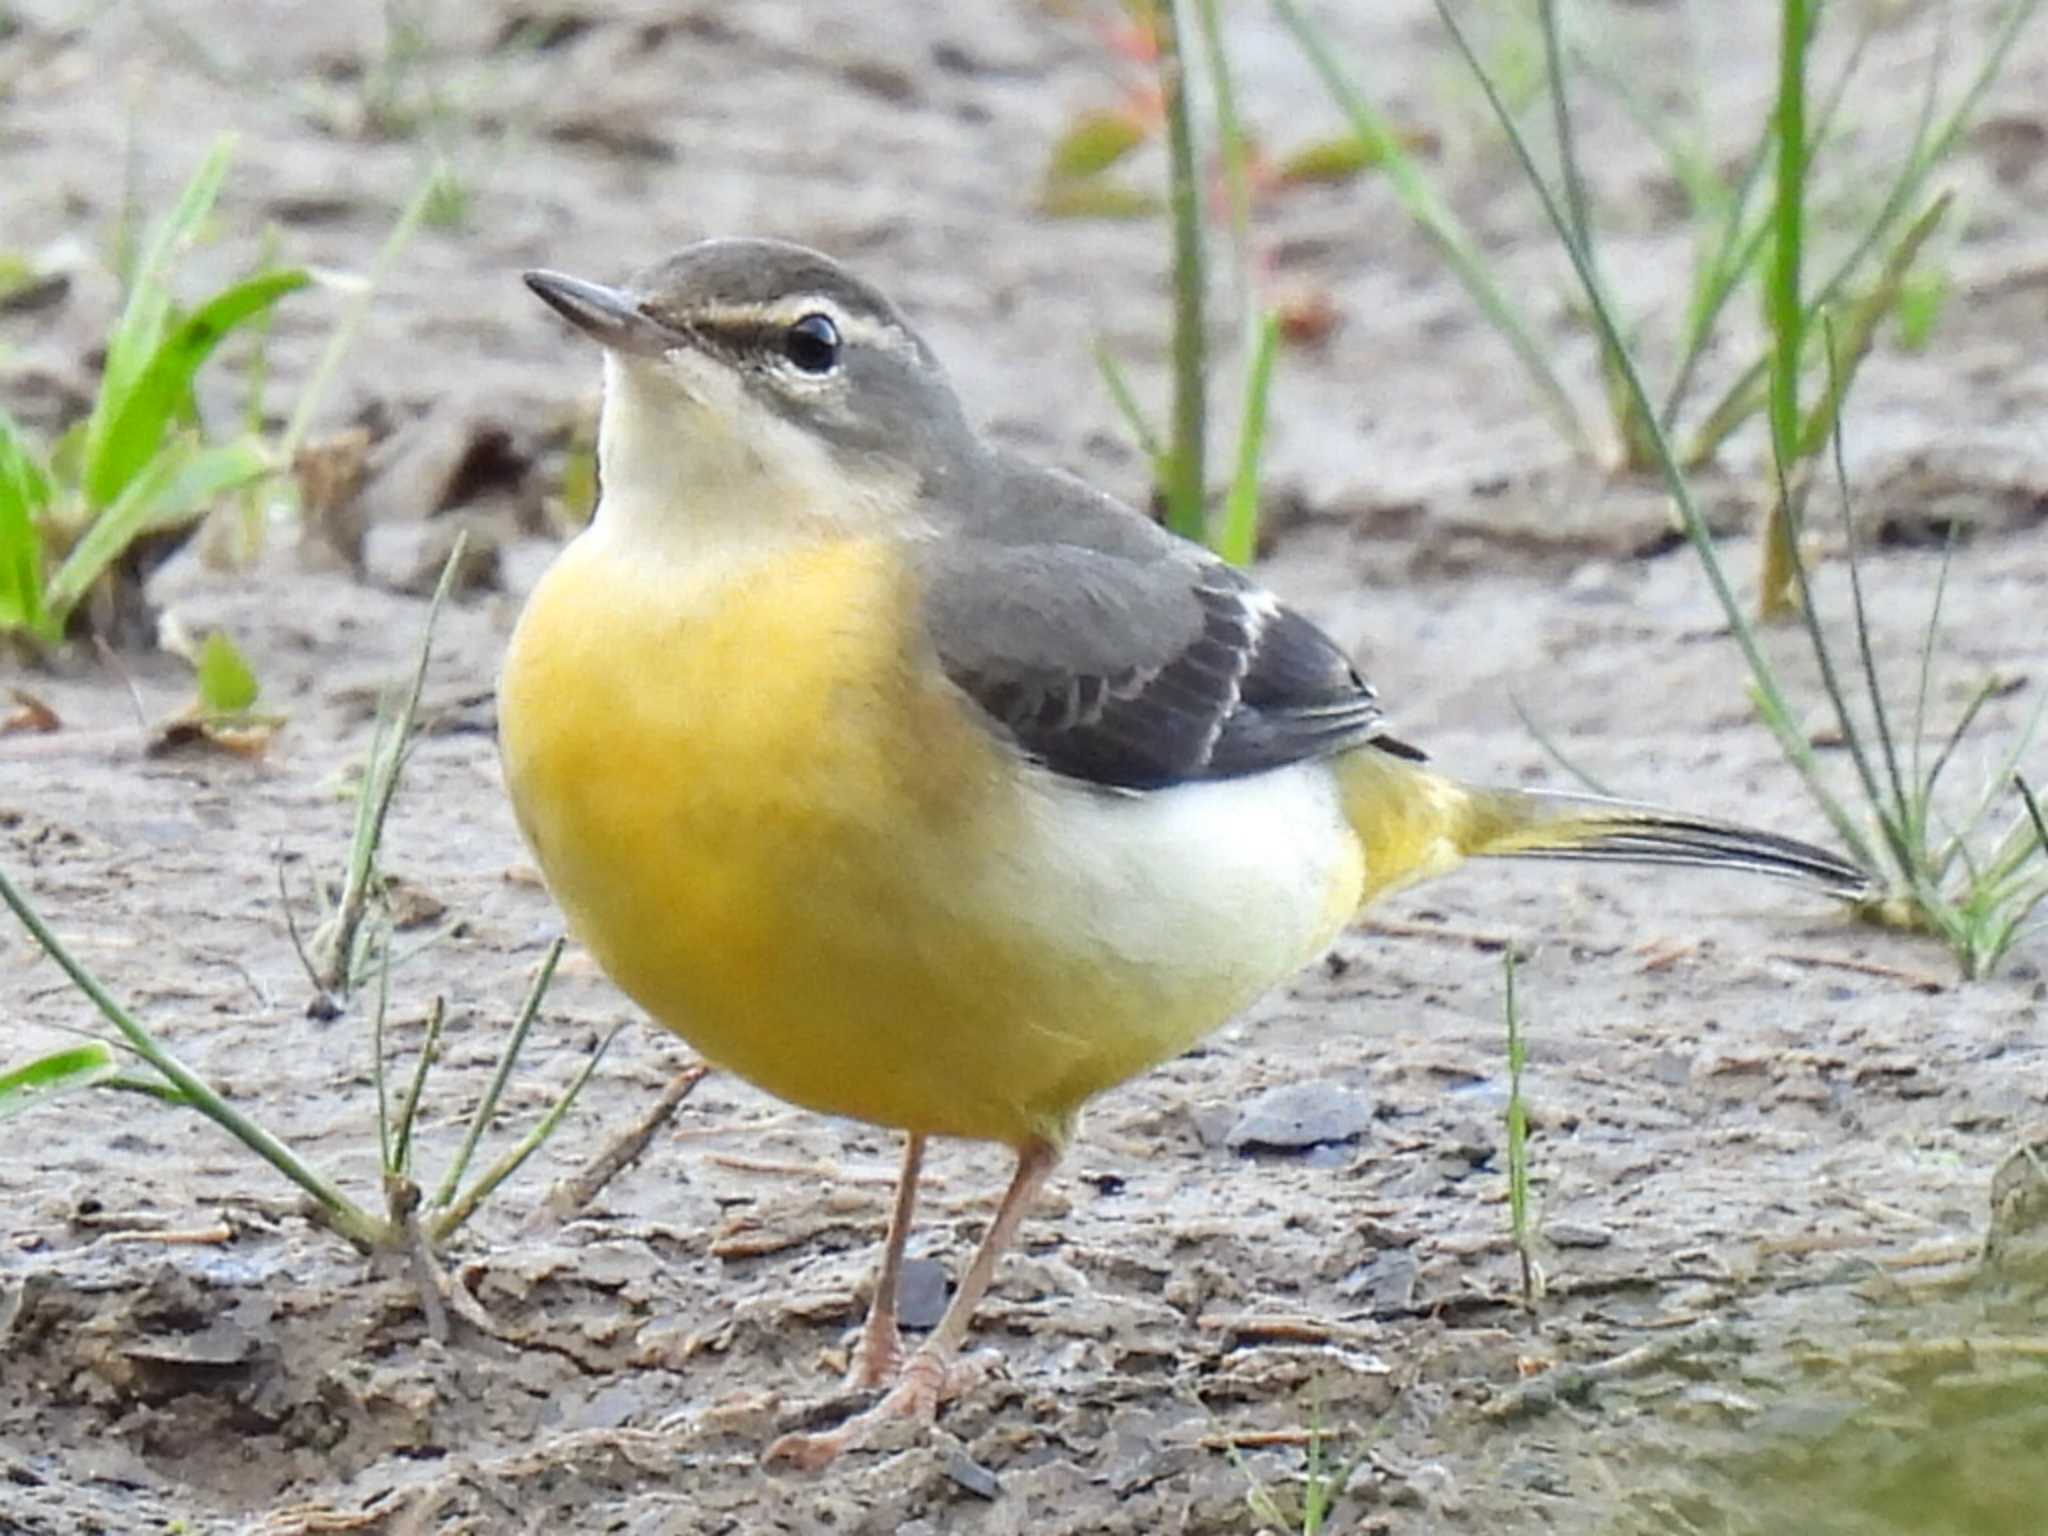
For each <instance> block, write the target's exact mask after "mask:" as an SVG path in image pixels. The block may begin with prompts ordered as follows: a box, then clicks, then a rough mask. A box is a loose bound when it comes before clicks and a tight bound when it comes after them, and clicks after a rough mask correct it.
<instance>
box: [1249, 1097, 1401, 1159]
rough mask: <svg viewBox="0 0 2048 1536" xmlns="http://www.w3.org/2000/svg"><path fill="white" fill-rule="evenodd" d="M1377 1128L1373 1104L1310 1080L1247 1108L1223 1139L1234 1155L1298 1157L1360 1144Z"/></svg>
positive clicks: (1253, 1102) (1257, 1099) (1258, 1098)
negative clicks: (1319, 1148)
mask: <svg viewBox="0 0 2048 1536" xmlns="http://www.w3.org/2000/svg"><path fill="white" fill-rule="evenodd" d="M1371 1123H1372V1104H1371V1102H1370V1101H1369V1100H1368V1099H1367V1098H1366V1097H1365V1095H1363V1094H1361V1093H1354V1092H1352V1091H1351V1090H1350V1089H1347V1088H1339V1087H1338V1086H1337V1085H1336V1084H1335V1083H1330V1082H1322V1081H1310V1082H1305V1083H1286V1084H1283V1085H1281V1086H1280V1087H1278V1088H1269V1089H1267V1090H1266V1091H1265V1092H1264V1093H1261V1094H1259V1095H1257V1096H1256V1097H1255V1098H1253V1100H1252V1101H1251V1102H1250V1103H1249V1104H1247V1105H1246V1106H1245V1107H1244V1111H1243V1113H1242V1114H1240V1115H1239V1116H1238V1117H1237V1123H1236V1124H1235V1125H1233V1126H1232V1127H1231V1128H1230V1133H1229V1134H1228V1135H1227V1136H1225V1137H1224V1145H1226V1146H1227V1147H1229V1148H1230V1150H1231V1151H1233V1152H1299V1151H1302V1150H1303V1149H1305V1148H1308V1147H1317V1146H1324V1145H1327V1144H1330V1143H1334V1142H1346V1141H1356V1140H1357V1139H1358V1138H1359V1137H1360V1136H1361V1135H1363V1134H1364V1132H1365V1128H1366V1127H1367V1126H1368V1125H1370V1124H1371Z"/></svg>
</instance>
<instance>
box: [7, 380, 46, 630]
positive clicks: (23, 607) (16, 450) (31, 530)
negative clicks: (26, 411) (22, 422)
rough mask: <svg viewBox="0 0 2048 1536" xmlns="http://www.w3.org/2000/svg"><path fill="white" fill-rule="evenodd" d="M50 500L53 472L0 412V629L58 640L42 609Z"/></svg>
mask: <svg viewBox="0 0 2048 1536" xmlns="http://www.w3.org/2000/svg"><path fill="white" fill-rule="evenodd" d="M49 501H50V480H49V476H48V475H46V474H45V473H44V472H43V468H42V466H41V465H40V464H38V463H37V462H36V460H35V455H34V453H33V452H31V450H30V449H29V446H28V440H27V439H26V438H25V437H23V436H22V433H21V429H20V428H19V427H18V426H16V425H15V423H14V418H13V417H11V416H9V415H8V414H7V413H6V412H5V411H4V410H0V633H6V632H8V631H17V632H21V633H25V634H30V635H34V636H35V637H37V638H38V639H41V640H53V639H55V638H56V636H55V635H54V634H52V633H51V632H50V625H49V620H48V616H47V614H46V612H45V608H44V602H43V535H42V530H41V529H40V528H39V527H38V526H37V519H38V516H39V514H40V513H41V512H42V511H43V509H44V508H45V507H46V506H48V505H49Z"/></svg>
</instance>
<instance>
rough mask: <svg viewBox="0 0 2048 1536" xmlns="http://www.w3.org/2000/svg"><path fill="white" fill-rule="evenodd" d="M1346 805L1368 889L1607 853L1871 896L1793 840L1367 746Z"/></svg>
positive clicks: (1850, 875)
mask: <svg viewBox="0 0 2048 1536" xmlns="http://www.w3.org/2000/svg"><path fill="white" fill-rule="evenodd" d="M1338 772H1339V779H1340V782H1341V784H1342V786H1343V795H1344V812H1345V817H1346V819H1347V820H1348V821H1349V822H1350V823H1351V827H1352V830H1353V831H1355V832H1356V833H1357V834H1358V836H1359V839H1360V841H1361V842H1362V843H1363V844H1364V845H1365V859H1366V885H1365V898H1366V899H1367V900H1370V899H1372V898H1373V897H1374V896H1377V895H1379V894H1381V893H1382V892H1384V891H1388V890H1393V889H1396V888H1398V887H1400V886H1404V885H1410V884H1413V883H1414V882H1416V881H1418V880H1427V879H1429V878H1431V877H1432V876H1435V875H1440V874H1442V873H1444V872H1445V871H1447V870H1449V869H1452V868H1454V867H1455V866H1457V865H1458V864H1461V863H1463V862H1464V861H1465V860H1466V859H1471V858H1502V857H1506V858H1547V859H1606V860H1613V861H1615V862H1618V863H1630V864H1693V865H1705V866H1709V867H1712V868H1717V869H1747V870H1751V871H1754V872H1755V873H1757V874H1761V875H1775V876H1777V877H1779V878H1781V879H1788V880H1798V881H1801V882H1803V883H1805V884H1807V885H1811V886H1814V887H1816V888H1818V889H1820V890H1822V891H1825V892H1827V893H1828V894H1829V895H1832V896H1838V897H1841V898H1843V899H1844V900H1852V901H1853V900H1856V899H1858V898H1861V897H1864V896H1867V895H1868V894H1869V893H1870V890H1871V881H1870V876H1869V875H1868V874H1867V873H1866V872H1865V871H1864V870H1862V869H1861V868H1859V867H1858V866H1857V865H1855V864H1853V863H1851V862H1850V861H1849V860H1847V859H1845V858H1843V857H1841V856H1840V855H1839V854H1834V853H1830V852H1829V851H1828V850H1827V849H1825V848H1818V847H1815V846H1814V845H1813V844H1811V843H1804V842H1801V841H1799V840H1798V839H1797V838H1792V837H1783V836H1780V835H1779V834H1778V833H1775V832H1762V831H1758V830H1757V829H1756V828H1754V827H1745V826H1742V825H1740V824H1738V823H1736V822H1730V821H1718V820H1716V819H1714V818H1713V817H1710V816H1694V815H1690V814H1687V813H1685V812H1681V811H1667V810H1663V809H1660V808H1659V807H1657V806H1651V805H1637V804H1633V803H1631V802H1629V801H1626V800H1608V799H1604V798H1602V797H1600V796H1597V795H1573V794H1558V793H1552V792H1548V791H1537V790H1525V789H1482V788H1476V787H1474V786H1471V785H1466V784H1460V783H1458V782H1457V781H1456V780H1455V779H1449V778H1445V777H1444V776H1443V775H1442V774H1438V773H1433V772H1431V771H1430V770H1429V769H1428V768H1426V767H1423V766H1421V765H1420V764H1417V763H1412V762H1409V761H1406V760H1405V759H1402V758H1398V757H1394V756H1392V755H1390V754H1388V753H1385V752H1379V751H1375V750H1373V749H1371V748H1367V749H1366V750H1364V751H1361V752H1354V753H1351V754H1348V755H1347V756H1346V757H1344V758H1343V759H1342V760H1341V761H1340V763H1339V767H1338Z"/></svg>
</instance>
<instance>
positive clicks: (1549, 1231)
mask: <svg viewBox="0 0 2048 1536" xmlns="http://www.w3.org/2000/svg"><path fill="white" fill-rule="evenodd" d="M1543 1236H1544V1237H1545V1238H1546V1239H1547V1240H1548V1241H1549V1242H1550V1244H1551V1246H1553V1247H1556V1248H1605V1247H1607V1246H1608V1245H1609V1244H1611V1243H1612V1242H1613V1241H1614V1233H1613V1232H1612V1231H1611V1230H1609V1229H1608V1228H1606V1227H1603V1226H1601V1225H1600V1224H1599V1223H1598V1222H1594V1221H1564V1220H1559V1221H1553V1222H1547V1223H1545V1225H1544V1228H1543Z"/></svg>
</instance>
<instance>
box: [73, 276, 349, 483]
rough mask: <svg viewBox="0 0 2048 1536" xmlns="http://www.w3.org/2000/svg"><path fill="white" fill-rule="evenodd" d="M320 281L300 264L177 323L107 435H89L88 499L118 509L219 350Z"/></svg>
mask: <svg viewBox="0 0 2048 1536" xmlns="http://www.w3.org/2000/svg"><path fill="white" fill-rule="evenodd" d="M312 280H313V279H312V274H310V273H308V272H307V271H305V270H304V269H303V268H296V267H291V268H285V269H282V270H279V271H275V272H264V273H260V274H258V275H257V276H255V277H252V278H248V279H246V280H245V281H243V282H239V283H236V284H234V285H233V286H232V287H229V288H224V289H222V290H221V291H220V292H219V293H217V294H215V295H214V296H213V297H212V298H211V299H209V300H207V301H206V303H204V304H202V305H200V307H199V308H198V309H197V310H195V311H193V312H192V313H191V314H190V315H187V316H186V317H185V318H184V319H182V320H180V321H179V322H178V323H177V324H176V325H175V326H173V327H172V328H171V330H170V333H169V334H168V335H167V336H165V337H164V339H163V340H162V342H161V343H159V345H158V346H157V348H156V350H155V351H154V352H153V353H152V354H151V355H150V357H149V359H148V362H147V363H146V364H145V366H144V367H143V368H142V370H141V372H140V373H139V374H138V375H137V376H136V378H135V379H134V381H133V383H132V384H131V385H130V386H129V388H128V389H127V390H126V391H125V392H124V393H123V395H122V398H121V401H120V404H119V406H118V408H117V409H116V410H115V412H114V414H113V417H112V419H111V421H109V423H108V424H107V426H106V428H105V430H104V431H103V432H100V433H98V434H96V435H89V437H88V440H87V447H86V463H85V475H84V488H85V497H86V500H87V502H88V503H89V504H90V505H92V506H95V507H105V506H108V505H110V504H111V503H112V502H113V501H114V499H115V498H116V497H118V496H119V495H120V494H121V492H122V490H123V489H124V488H125V487H126V486H127V484H128V482H129V481H130V480H132V479H134V478H135V476H136V474H138V473H139V472H140V471H141V469H142V466H143V465H144V464H146V463H148V462H149V460H150V459H151V458H152V457H153V456H154V455H155V454H156V452H157V450H158V448H160V447H161V446H162V445H163V441H164V434H165V433H166V432H168V431H169V430H170V428H171V425H172V423H173V421H174V420H175V419H176V417H177V414H178V411H179V408H180V406H181V404H182V403H183V402H184V401H185V400H187V399H188V398H189V397H190V395H191V392H192V379H193V376H194V375H195V374H197V373H198V371H199V369H200V367H201V366H202V365H203V364H204V363H205V362H206V360H207V358H209V357H210V356H212V355H213V350H214V348H216V347H217V346H219V345H220V344H221V342H223V341H225V340H226V339H227V338H228V337H229V336H231V335H232V334H234V332H235V330H236V329H237V328H239V327H241V326H244V325H247V324H249V323H250V322H252V321H254V320H256V319H257V318H259V317H260V316H262V315H263V314H265V313H266V312H267V311H268V310H269V309H270V307H271V306H272V305H273V304H275V303H276V302H277V301H278V300H279V299H281V298H283V297H284V296H285V295H286V294H288V293H294V292H296V291H297V290H299V289H301V288H303V287H305V286H306V285H307V284H308V283H310V282H311V281H312Z"/></svg>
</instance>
